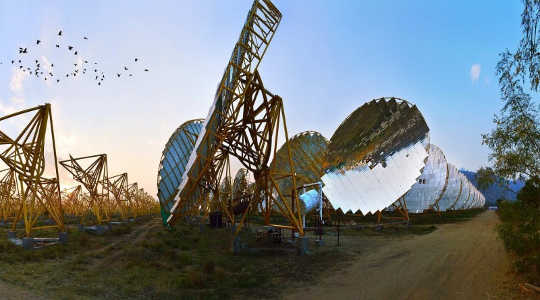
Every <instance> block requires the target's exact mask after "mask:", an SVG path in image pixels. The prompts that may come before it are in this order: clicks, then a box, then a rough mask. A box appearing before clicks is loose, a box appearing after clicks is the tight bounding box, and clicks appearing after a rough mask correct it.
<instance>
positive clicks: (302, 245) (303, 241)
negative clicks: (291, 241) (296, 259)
mask: <svg viewBox="0 0 540 300" xmlns="http://www.w3.org/2000/svg"><path fill="white" fill-rule="evenodd" d="M296 253H297V254H298V255H306V254H309V251H308V239H307V238H304V237H299V238H297V239H296Z"/></svg>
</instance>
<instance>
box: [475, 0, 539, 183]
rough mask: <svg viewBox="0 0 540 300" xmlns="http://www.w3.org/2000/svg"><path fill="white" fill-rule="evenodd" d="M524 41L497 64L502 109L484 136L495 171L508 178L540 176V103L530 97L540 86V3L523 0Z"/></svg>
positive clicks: (536, 0) (522, 25)
mask: <svg viewBox="0 0 540 300" xmlns="http://www.w3.org/2000/svg"><path fill="white" fill-rule="evenodd" d="M524 5H525V8H524V10H523V13H522V15H521V17H522V21H521V27H522V34H523V35H522V38H521V41H520V43H519V47H518V49H517V50H516V51H515V52H510V50H508V49H507V50H505V51H504V52H503V53H501V54H500V57H501V59H500V61H499V62H498V63H497V70H496V73H497V76H498V78H499V87H500V92H501V100H502V101H503V103H504V106H503V108H502V109H501V111H500V112H499V114H496V115H495V117H494V119H493V122H494V123H495V125H496V127H495V129H494V130H492V131H491V132H490V133H488V134H483V135H482V143H483V144H485V145H487V146H488V147H489V148H490V149H491V150H492V153H491V154H490V160H491V161H493V162H494V170H495V172H496V173H497V174H498V175H500V176H502V177H506V178H516V177H521V178H523V177H534V176H536V175H538V174H539V173H540V121H539V115H538V110H539V108H540V106H539V104H538V103H537V101H535V99H533V97H532V96H531V94H536V93H537V92H538V86H539V83H540V51H539V47H538V45H539V42H540V37H537V35H536V32H537V30H538V22H539V20H540V1H538V0H524Z"/></svg>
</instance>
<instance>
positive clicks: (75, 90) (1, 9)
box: [0, 0, 522, 195]
mask: <svg viewBox="0 0 540 300" xmlns="http://www.w3.org/2000/svg"><path fill="white" fill-rule="evenodd" d="M251 2H252V1H251V0H242V1H185V2H184V1H159V2H155V1H152V2H150V1H144V2H143V1H92V2H82V1H39V2H38V1H7V0H0V41H2V43H1V44H0V62H3V64H2V65H0V114H5V113H7V112H10V111H13V110H17V109H21V108H26V107H30V106H34V105H38V104H41V103H44V102H51V103H52V104H53V113H54V118H55V130H56V132H57V140H58V152H59V155H60V157H61V158H66V157H67V155H68V153H72V154H73V155H76V156H78V155H87V154H94V153H107V154H108V157H109V174H110V175H114V174H116V173H120V172H124V171H126V172H128V173H129V176H130V181H137V182H139V184H140V185H141V186H142V187H144V188H145V190H147V191H149V192H150V193H152V194H154V195H155V193H156V174H157V168H158V164H159V159H160V156H161V151H162V150H163V149H162V148H163V146H164V145H165V143H166V141H167V139H168V138H169V136H170V134H171V133H172V132H173V131H174V129H175V128H176V127H177V126H178V125H180V124H181V123H183V122H184V121H186V120H190V119H194V118H200V117H206V113H207V112H208V108H209V106H210V104H211V101H212V100H213V95H214V93H215V87H216V84H217V82H218V81H219V80H220V79H221V76H222V72H223V69H224V68H225V64H226V62H227V60H228V58H229V56H230V53H231V51H232V48H233V46H234V43H235V41H236V40H237V38H238V35H239V32H240V29H241V27H242V24H243V22H244V20H245V16H246V14H247V11H248V9H249V7H250V6H251ZM472 2H474V3H472ZM274 3H275V5H276V6H277V7H278V8H279V9H280V10H281V12H282V13H283V19H282V22H281V24H280V27H279V28H278V31H277V33H276V36H275V37H274V40H273V41H272V44H271V45H270V48H269V49H268V51H267V53H266V56H265V58H264V60H263V62H262V64H261V66H260V69H259V71H260V73H261V75H262V78H263V80H264V83H265V86H266V87H267V88H269V89H270V90H271V91H272V92H274V93H275V94H278V95H280V96H281V97H282V98H283V100H284V103H285V112H286V115H287V121H288V124H287V125H288V127H289V134H290V135H293V134H295V133H298V132H301V131H305V130H316V131H319V132H321V133H322V134H323V135H324V136H326V137H327V138H330V137H331V136H332V133H333V132H334V130H335V129H336V128H337V126H339V124H340V123H341V121H342V120H343V119H345V117H346V116H347V115H348V114H349V113H351V112H352V111H353V110H354V109H356V108H357V107H359V106H360V105H362V104H363V103H365V102H366V101H369V100H371V99H373V98H378V97H382V96H396V97H400V98H404V99H407V100H409V101H411V102H413V103H416V104H417V105H418V107H419V108H420V110H421V111H422V113H423V114H424V117H425V118H426V121H427V122H428V126H429V127H430V130H431V141H432V143H434V144H437V145H438V146H440V147H441V148H442V149H443V151H444V152H445V154H446V156H447V159H448V161H449V162H451V163H453V164H454V165H456V166H457V167H458V168H466V169H471V170H476V169H477V168H478V167H480V166H482V165H486V164H488V162H487V157H488V153H489V151H488V149H487V148H486V147H485V146H482V145H481V137H480V135H481V134H482V133H486V132H488V131H489V130H491V129H492V128H493V123H492V118H493V114H494V113H496V112H497V111H498V110H499V109H500V107H501V103H500V100H499V92H498V85H497V80H496V77H495V65H496V63H497V61H498V54H499V53H500V52H501V51H503V50H504V49H505V48H510V49H514V48H515V47H516V46H517V43H518V41H519V38H520V14H521V10H522V5H521V2H520V1H448V3H446V2H443V1H277V0H276V1H275V2H274ZM59 29H62V30H63V31H64V37H63V41H66V42H69V43H71V44H74V45H75V46H76V47H78V49H79V51H80V53H81V55H82V56H83V57H85V58H89V59H91V60H97V61H99V63H100V65H101V67H102V68H103V69H104V70H106V72H107V73H108V74H109V77H112V76H110V75H112V74H114V73H115V72H117V70H119V69H120V68H121V67H122V66H123V65H127V64H129V66H130V68H131V67H132V66H133V67H137V68H138V69H137V70H138V71H134V76H133V77H132V78H124V77H121V78H120V79H116V80H112V78H108V79H107V81H106V82H105V83H104V85H103V86H101V87H98V86H97V85H96V84H95V81H93V80H92V79H91V78H78V79H77V80H69V81H65V82H62V84H58V85H57V84H50V83H49V84H47V83H45V82H44V81H43V80H36V79H35V78H27V77H24V76H21V75H20V74H18V73H17V72H16V71H15V70H14V69H13V67H12V65H11V64H10V63H9V62H10V61H11V59H12V58H13V57H14V55H16V54H17V49H18V47H19V46H22V45H25V46H31V49H30V50H31V53H30V55H31V57H35V56H37V57H39V59H40V60H42V59H46V60H47V61H50V62H51V63H54V64H55V65H56V66H57V67H58V68H61V67H62V66H69V65H70V64H72V63H76V62H77V61H76V57H75V56H73V55H70V54H68V52H67V50H58V49H55V47H54V46H53V44H54V43H55V42H56V39H57V37H56V33H57V32H58V30H59ZM83 36H88V38H89V39H88V40H87V41H86V40H82V37H83ZM36 39H41V40H43V45H42V47H40V48H39V49H36V50H33V49H34V48H33V47H34V46H33V44H34V43H35V40H36ZM134 57H139V58H140V59H141V61H140V62H139V63H140V65H139V66H136V65H134V64H133V62H132V60H133V58H134ZM143 66H144V67H148V68H149V69H150V72H148V73H145V72H142V68H143ZM62 178H63V179H65V180H66V181H67V179H68V176H67V174H65V173H63V175H62ZM66 184H69V183H66Z"/></svg>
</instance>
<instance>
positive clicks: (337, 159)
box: [322, 98, 429, 214]
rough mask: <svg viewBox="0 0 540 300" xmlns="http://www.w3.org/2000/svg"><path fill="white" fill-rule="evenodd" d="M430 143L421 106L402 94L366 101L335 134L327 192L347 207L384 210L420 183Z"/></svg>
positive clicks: (329, 153)
mask: <svg viewBox="0 0 540 300" xmlns="http://www.w3.org/2000/svg"><path fill="white" fill-rule="evenodd" d="M428 144H429V128H428V126H427V124H426V121H425V120H424V117H423V116H422V114H421V113H420V111H419V110H418V108H417V107H416V105H413V104H411V103H409V102H407V101H405V100H402V99H397V98H381V99H376V100H373V101H371V102H369V103H366V104H364V105H362V106H361V107H359V108H358V109H356V110H355V111H354V112H353V113H352V114H350V115H349V116H348V117H347V118H346V119H345V121H343V123H341V125H340V126H339V127H338V129H337V130H336V132H335V133H334V135H333V136H332V138H331V139H330V143H329V145H328V151H327V155H326V161H325V168H324V169H325V174H324V175H323V176H322V181H323V183H324V187H323V192H324V194H325V195H326V196H327V198H328V200H329V201H330V203H331V204H332V206H333V207H334V208H335V209H338V208H341V210H342V211H343V212H347V211H349V210H351V211H353V212H356V211H357V210H360V211H361V212H362V213H363V214H367V213H375V212H377V211H381V210H383V209H384V208H385V207H387V206H389V205H390V204H392V203H393V202H395V201H396V199H398V198H400V197H402V196H403V195H404V194H405V193H406V192H407V191H408V190H409V189H410V188H411V186H412V185H413V184H414V183H415V182H416V179H417V178H418V177H419V176H420V174H421V171H422V168H423V167H424V165H425V159H426V157H427V151H426V146H427V145H428Z"/></svg>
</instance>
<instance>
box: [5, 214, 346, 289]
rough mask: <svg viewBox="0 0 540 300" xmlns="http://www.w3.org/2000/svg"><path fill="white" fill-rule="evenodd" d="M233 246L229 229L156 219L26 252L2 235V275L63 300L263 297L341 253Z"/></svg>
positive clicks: (73, 235) (246, 238) (72, 235)
mask: <svg viewBox="0 0 540 300" xmlns="http://www.w3.org/2000/svg"><path fill="white" fill-rule="evenodd" d="M146 230H147V231H148V232H147V233H146V235H145V236H144V237H142V236H141V235H142V234H143V232H145V231H146ZM0 234H5V230H0ZM50 235H52V232H49V236H50ZM138 236H141V238H140V239H137V237H138ZM135 239H137V240H135ZM242 242H243V243H246V244H248V245H250V246H255V240H254V234H251V233H249V232H247V231H246V232H243V233H242ZM230 246H231V234H230V230H228V229H210V228H206V229H205V230H204V231H203V232H202V233H201V232H200V231H199V227H198V226H189V225H178V226H176V227H175V228H174V230H173V231H167V230H165V229H164V228H163V227H162V226H161V225H160V221H159V220H157V219H154V220H152V221H150V222H148V223H146V224H128V225H123V226H113V231H112V232H108V233H107V234H105V235H103V236H96V235H92V234H88V233H79V232H77V231H76V229H75V227H73V230H70V232H69V242H68V243H67V244H65V245H55V246H50V247H47V248H43V249H37V250H31V251H28V250H23V249H22V248H20V247H16V246H14V245H12V244H11V243H9V242H8V241H7V240H6V239H5V238H4V239H0V251H1V253H2V255H1V256H0V270H1V271H0V280H2V281H6V282H8V283H12V284H15V285H18V286H21V287H24V288H28V289H30V290H35V291H36V292H37V293H44V294H47V295H54V298H60V299H73V298H100V299H109V298H110V299H116V298H135V299H149V298H150V299H152V298H163V299H172V298H174V299H176V298H187V299H193V298H195V299H198V298H204V299H223V298H226V299H227V298H231V297H233V296H239V297H243V298H252V297H257V298H267V297H272V296H278V295H279V293H280V290H281V287H282V286H283V285H284V283H286V282H287V281H289V280H290V278H296V279H297V280H300V281H302V280H310V279H312V278H313V276H314V274H317V273H318V272H320V271H322V270H324V269H326V268H328V267H329V266H331V265H333V264H334V263H335V261H336V260H342V256H343V255H341V254H340V253H339V250H336V249H326V250H321V251H315V252H314V253H313V255H310V256H304V257H298V256H296V254H295V252H293V251H291V252H286V251H276V252H273V251H259V252H249V251H246V252H245V253H241V254H238V255H234V254H232V253H231V251H230ZM272 246H274V247H276V248H280V247H281V248H283V247H285V246H279V245H272ZM265 247H266V246H265ZM278 250H279V249H278ZM340 255H341V256H340Z"/></svg>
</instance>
